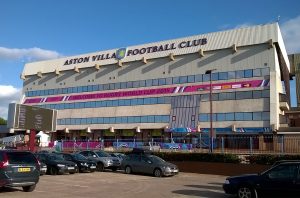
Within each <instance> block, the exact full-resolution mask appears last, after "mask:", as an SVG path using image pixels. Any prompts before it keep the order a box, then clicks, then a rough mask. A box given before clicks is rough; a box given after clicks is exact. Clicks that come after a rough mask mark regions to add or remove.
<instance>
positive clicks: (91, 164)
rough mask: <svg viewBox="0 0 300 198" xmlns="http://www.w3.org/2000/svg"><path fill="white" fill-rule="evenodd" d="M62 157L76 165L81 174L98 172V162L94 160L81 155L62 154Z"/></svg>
mask: <svg viewBox="0 0 300 198" xmlns="http://www.w3.org/2000/svg"><path fill="white" fill-rule="evenodd" d="M60 155H61V156H62V157H63V158H64V159H65V160H67V161H72V162H74V163H76V164H77V166H78V170H79V172H94V171H95V170H96V166H97V164H96V162H95V161H93V160H89V159H88V158H86V157H85V156H83V155H81V154H79V153H73V154H70V153H61V154H60Z"/></svg>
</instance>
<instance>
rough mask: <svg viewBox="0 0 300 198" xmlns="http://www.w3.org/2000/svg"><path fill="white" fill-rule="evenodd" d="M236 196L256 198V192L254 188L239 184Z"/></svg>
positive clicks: (239, 197)
mask: <svg viewBox="0 0 300 198" xmlns="http://www.w3.org/2000/svg"><path fill="white" fill-rule="evenodd" d="M237 196H238V198H257V197H258V196H257V192H256V190H255V189H253V188H251V187H249V186H241V187H239V189H238V193H237Z"/></svg>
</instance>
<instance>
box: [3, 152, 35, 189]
mask: <svg viewBox="0 0 300 198" xmlns="http://www.w3.org/2000/svg"><path fill="white" fill-rule="evenodd" d="M39 168H40V167H39V161H38V160H37V159H36V158H35V156H34V155H33V154H32V153H31V152H28V151H17V150H1V151H0V187H22V188H23V191H25V192H31V191H33V190H34V189H35V187H36V184H37V183H38V181H39V175H40V171H39Z"/></svg>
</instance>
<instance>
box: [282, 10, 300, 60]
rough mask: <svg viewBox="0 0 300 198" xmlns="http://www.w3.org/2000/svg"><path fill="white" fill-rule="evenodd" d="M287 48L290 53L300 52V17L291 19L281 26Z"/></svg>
mask: <svg viewBox="0 0 300 198" xmlns="http://www.w3.org/2000/svg"><path fill="white" fill-rule="evenodd" d="M280 29H281V32H282V36H283V40H284V43H285V47H286V49H287V51H288V54H290V53H299V52H300V42H299V41H300V16H298V17H296V18H293V19H290V20H288V21H286V22H284V23H282V25H281V26H280Z"/></svg>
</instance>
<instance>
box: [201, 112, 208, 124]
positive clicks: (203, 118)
mask: <svg viewBox="0 0 300 198" xmlns="http://www.w3.org/2000/svg"><path fill="white" fill-rule="evenodd" d="M199 121H200V122H208V114H206V113H205V114H204V113H203V114H200V115H199Z"/></svg>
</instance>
